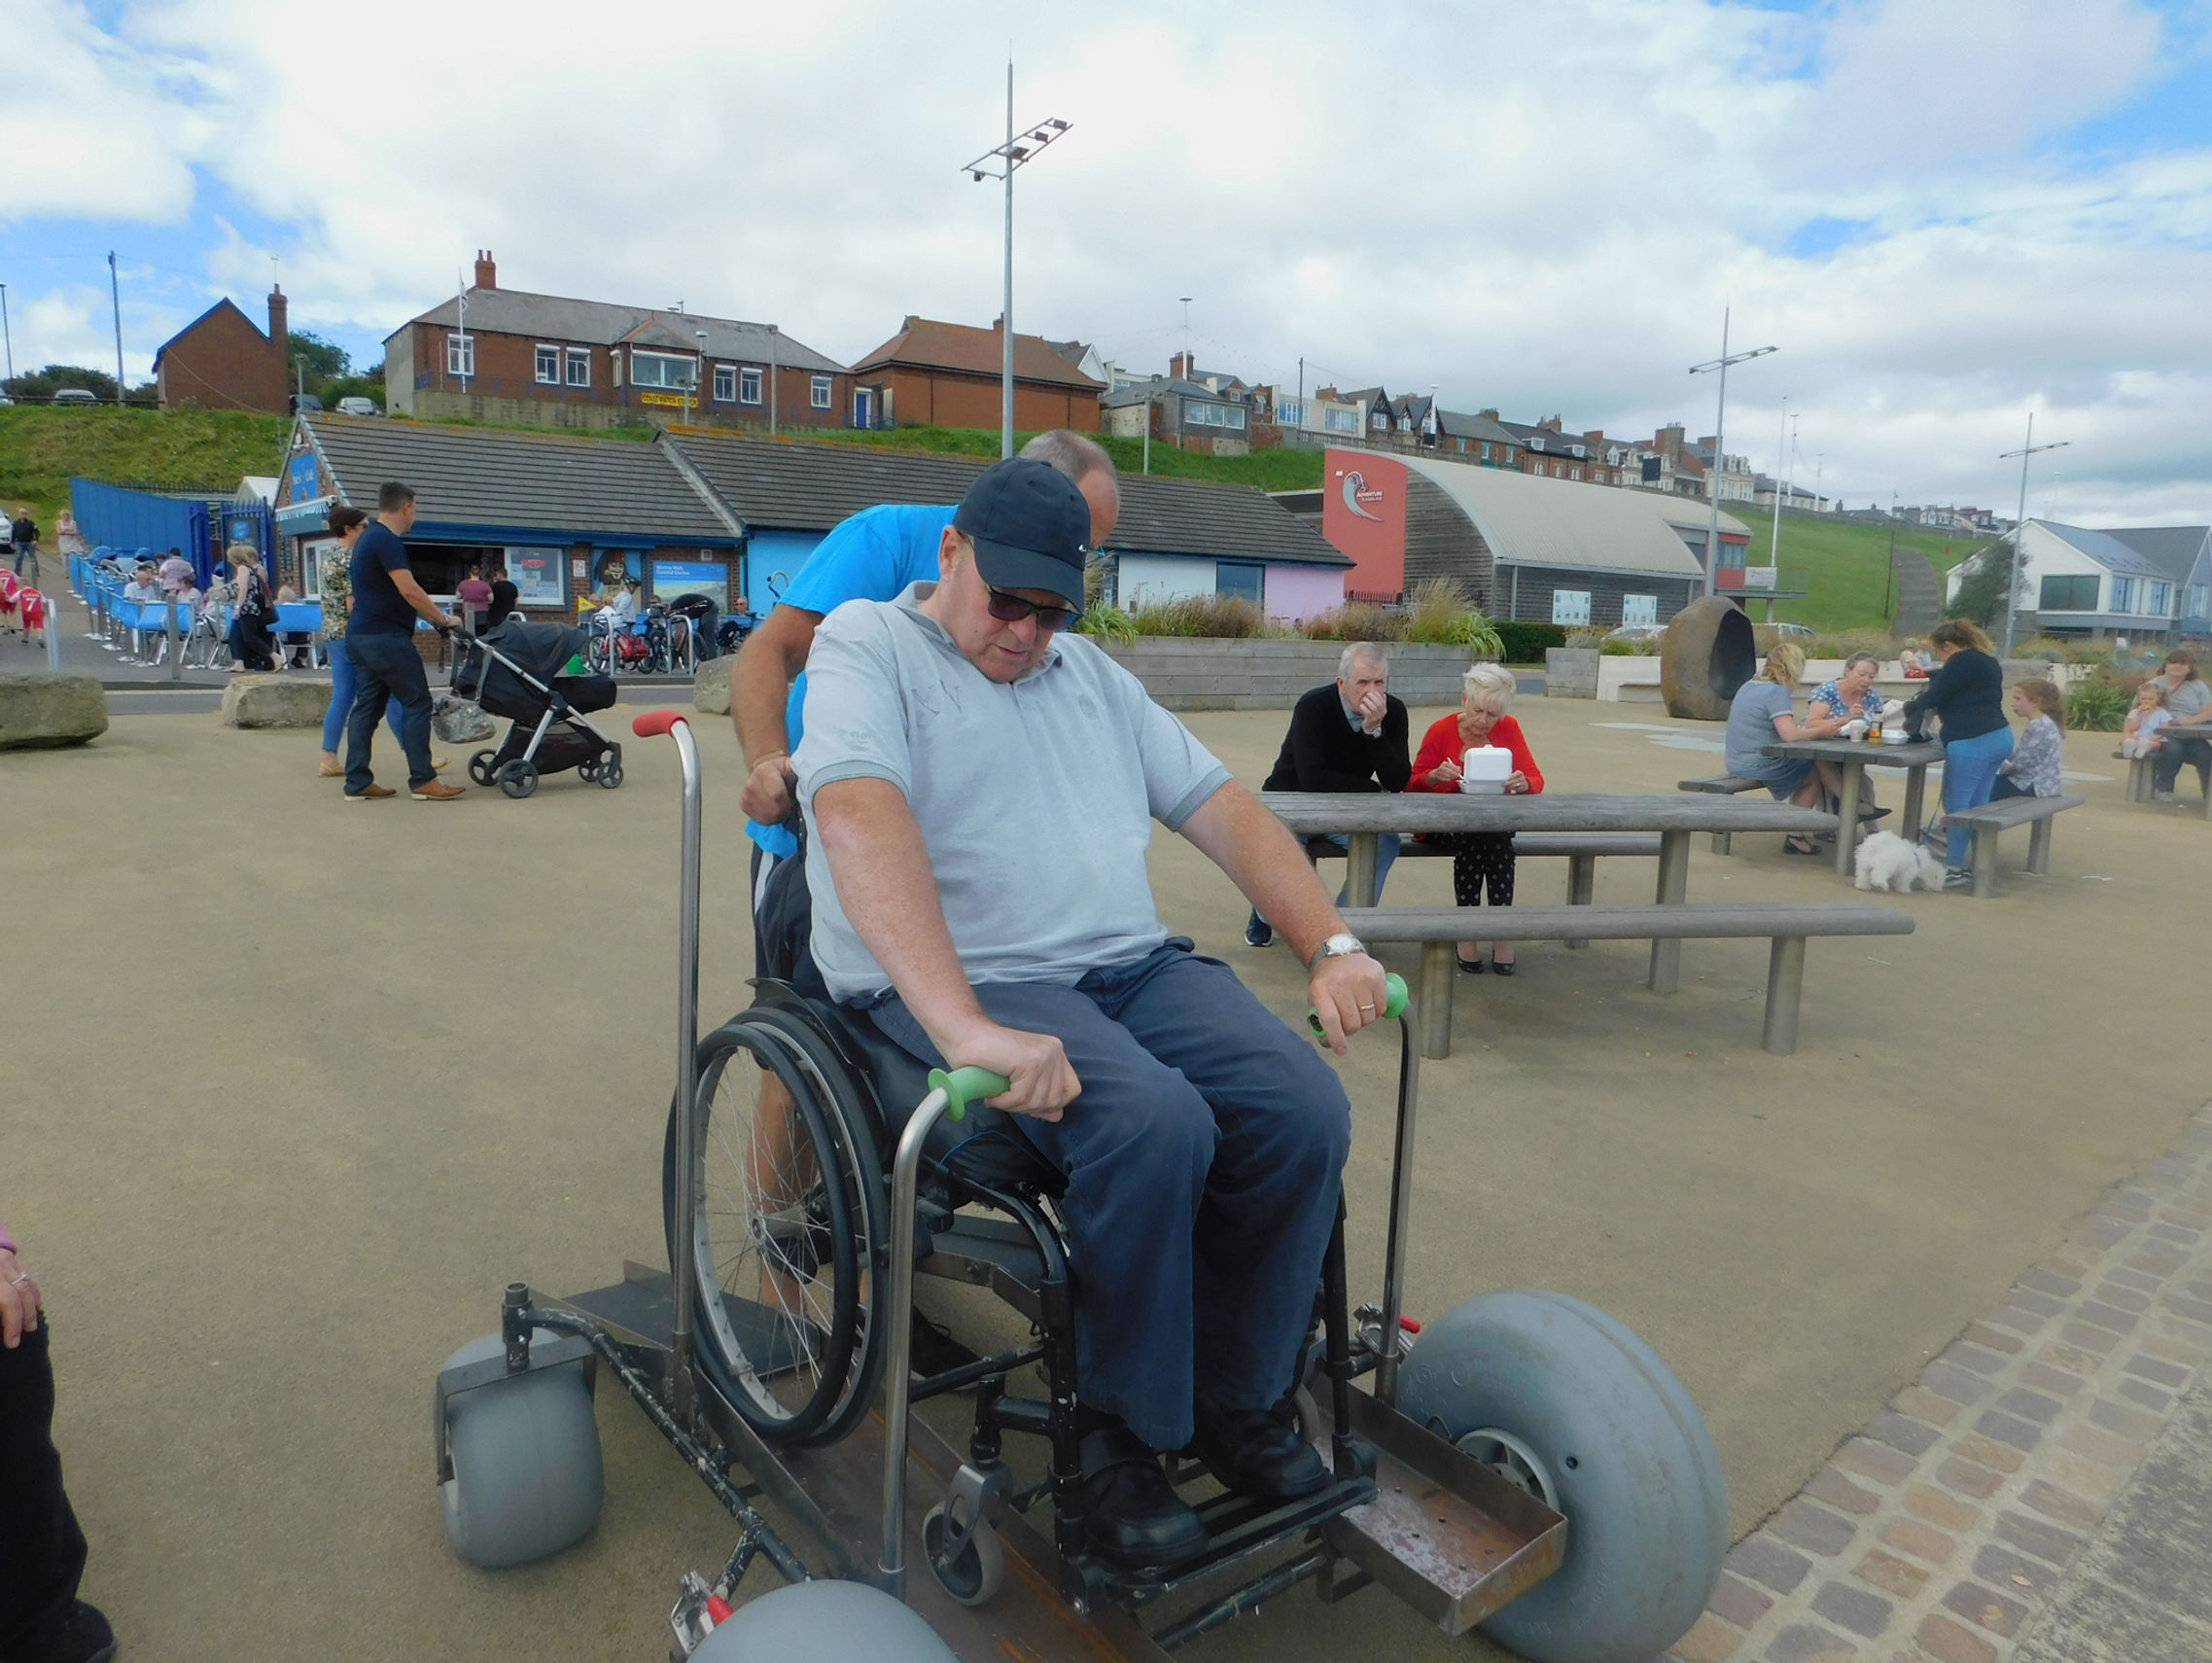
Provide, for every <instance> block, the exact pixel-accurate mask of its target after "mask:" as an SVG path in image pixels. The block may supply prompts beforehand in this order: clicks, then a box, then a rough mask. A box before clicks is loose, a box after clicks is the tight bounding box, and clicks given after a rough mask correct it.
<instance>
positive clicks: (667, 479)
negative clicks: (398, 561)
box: [299, 415, 730, 543]
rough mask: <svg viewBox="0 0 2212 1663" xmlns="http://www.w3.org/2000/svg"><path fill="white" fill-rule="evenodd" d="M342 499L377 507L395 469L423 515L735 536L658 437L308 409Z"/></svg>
mask: <svg viewBox="0 0 2212 1663" xmlns="http://www.w3.org/2000/svg"><path fill="white" fill-rule="evenodd" d="M299 420H300V421H301V422H302V423H304V424H305V426H306V428H307V431H308V432H309V433H310V434H312V435H313V436H314V443H315V447H316V448H317V449H318V450H319V451H321V452H322V456H323V460H324V462H325V463H326V464H327V465H328V467H329V470H330V474H331V477H332V478H333V479H334V480H335V481H336V484H337V494H338V497H339V499H340V500H341V501H344V502H348V503H352V504H355V505H357V506H360V507H367V508H373V507H374V506H375V502H376V490H377V487H378V486H380V485H382V484H383V483H384V482H385V481H386V480H387V479H400V480H404V481H405V482H406V483H407V484H409V485H412V486H413V487H414V491H415V509H416V513H417V516H418V518H419V519H420V520H421V521H431V522H439V523H442V524H446V525H480V526H511V527H514V528H516V529H518V530H540V531H565V532H575V533H577V534H578V535H579V539H580V538H583V537H591V536H608V537H666V538H669V539H671V540H674V541H679V542H701V543H708V542H715V543H726V542H728V541H729V540H730V532H729V528H728V527H727V526H726V525H724V524H723V523H722V521H721V520H720V518H718V517H717V516H716V514H715V513H714V512H713V510H711V509H710V508H709V507H708V506H707V504H706V503H705V502H704V501H702V500H701V499H700V496H699V494H698V493H697V492H696V491H694V490H693V489H692V488H691V486H690V485H689V484H688V483H687V482H686V481H685V478H684V477H683V475H681V474H680V473H678V472H677V470H676V467H675V465H674V464H673V463H672V462H671V461H670V460H669V459H668V458H667V457H666V456H664V455H662V454H661V453H660V451H659V449H658V447H657V446H655V445H651V444H640V443H638V442H636V441H634V440H615V439H572V438H568V437H566V436H564V435H558V434H550V433H546V434H537V433H515V432H505V431H502V432H493V431H488V430H484V429H479V428H467V427H444V426H439V425H437V424H435V423H428V422H413V421H396V420H391V419H387V418H385V417H381V416H341V415H309V416H302V417H300V418H299Z"/></svg>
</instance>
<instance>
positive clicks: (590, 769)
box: [576, 762, 599, 785]
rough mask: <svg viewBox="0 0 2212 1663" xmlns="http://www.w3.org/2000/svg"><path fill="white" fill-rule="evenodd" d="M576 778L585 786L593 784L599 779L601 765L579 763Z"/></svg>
mask: <svg viewBox="0 0 2212 1663" xmlns="http://www.w3.org/2000/svg"><path fill="white" fill-rule="evenodd" d="M576 777H577V778H578V779H579V780H581V781H583V783H584V784H585V785H589V784H591V783H592V782H593V781H594V780H596V779H598V778H599V764H598V763H597V762H579V763H577V765H576Z"/></svg>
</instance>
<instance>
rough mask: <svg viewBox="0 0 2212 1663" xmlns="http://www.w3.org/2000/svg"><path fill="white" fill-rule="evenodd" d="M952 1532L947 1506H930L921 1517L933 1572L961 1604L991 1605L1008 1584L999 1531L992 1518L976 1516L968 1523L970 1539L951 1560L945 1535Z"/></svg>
mask: <svg viewBox="0 0 2212 1663" xmlns="http://www.w3.org/2000/svg"><path fill="white" fill-rule="evenodd" d="M949 1534H950V1532H949V1530H948V1529H947V1527H946V1524H945V1509H944V1508H943V1507H941V1506H936V1507H931V1508H930V1511H929V1516H928V1517H926V1518H924V1519H923V1521H922V1553H923V1557H925V1558H926V1559H928V1560H929V1562H930V1575H932V1576H934V1577H935V1578H936V1579H937V1586H938V1587H940V1588H942V1589H944V1591H945V1592H946V1593H948V1594H950V1595H951V1596H952V1597H953V1598H954V1599H955V1600H957V1601H958V1602H959V1603H960V1604H962V1605H964V1606H983V1605H989V1604H990V1603H991V1600H992V1598H993V1597H994V1596H995V1595H997V1593H998V1592H999V1590H1000V1589H1001V1588H1002V1587H1004V1586H1005V1585H1006V1550H1005V1549H1004V1548H1002V1547H1001V1546H1000V1545H999V1533H998V1532H997V1531H995V1530H993V1529H992V1528H991V1521H990V1520H989V1519H977V1520H976V1521H975V1523H974V1524H972V1525H970V1526H969V1527H968V1532H967V1539H966V1541H964V1542H962V1543H961V1546H960V1551H959V1552H958V1553H956V1554H954V1555H953V1556H952V1557H951V1558H950V1559H949V1560H948V1559H947V1558H946V1555H945V1539H946V1537H947V1536H948V1535H949Z"/></svg>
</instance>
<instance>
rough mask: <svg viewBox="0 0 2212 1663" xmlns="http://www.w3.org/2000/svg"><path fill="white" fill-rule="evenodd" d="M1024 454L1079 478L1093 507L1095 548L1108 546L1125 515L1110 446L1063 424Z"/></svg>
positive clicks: (1038, 438) (1079, 485)
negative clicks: (1111, 536)
mask: <svg viewBox="0 0 2212 1663" xmlns="http://www.w3.org/2000/svg"><path fill="white" fill-rule="evenodd" d="M1022 454H1023V455H1024V456H1026V457H1028V458H1029V459H1030V460H1031V461H1033V462H1042V463H1043V464H1044V465H1045V466H1046V467H1048V468H1051V469H1052V470H1054V471H1055V472H1056V473H1060V474H1065V475H1066V476H1067V477H1068V478H1071V479H1072V480H1074V481H1075V488H1076V489H1077V490H1078V491H1081V492H1082V493H1083V500H1084V501H1085V502H1086V503H1088V504H1090V506H1091V547H1092V548H1099V547H1101V546H1102V545H1104V544H1105V542H1106V538H1107V537H1108V536H1110V535H1111V534H1112V532H1113V528H1114V522H1115V521H1117V520H1118V519H1120V518H1121V486H1120V483H1119V480H1118V477H1117V476H1116V474H1115V473H1114V467H1113V458H1112V457H1111V456H1108V455H1107V454H1106V446H1105V445H1103V444H1101V443H1100V442H1098V441H1097V440H1095V439H1091V438H1088V437H1086V436H1085V435H1083V434H1080V433H1071V432H1070V431H1069V430H1068V429H1067V428H1064V427H1062V428H1055V429H1053V431H1052V432H1050V433H1040V434H1038V435H1037V436H1036V438H1035V439H1033V440H1031V441H1030V442H1028V443H1027V444H1025V445H1023V446H1022Z"/></svg>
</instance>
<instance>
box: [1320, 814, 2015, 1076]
mask: <svg viewBox="0 0 2212 1663" xmlns="http://www.w3.org/2000/svg"><path fill="white" fill-rule="evenodd" d="M2051 800H2054V799H2051ZM1344 922H1345V928H1347V929H1348V930H1350V931H1351V932H1352V934H1353V935H1355V936H1357V937H1358V938H1360V939H1361V940H1363V941H1366V942H1369V943H1371V944H1375V945H1380V944H1382V943H1384V942H1387V941H1418V942H1420V943H1421V1010H1420V1024H1421V1054H1422V1056H1424V1057H1447V1056H1450V1055H1451V1054H1452V988H1453V975H1454V972H1455V970H1456V969H1457V967H1456V966H1455V964H1454V962H1453V959H1454V950H1455V943H1457V942H1458V941H1460V940H1461V939H1464V938H1467V937H1468V936H1469V934H1470V932H1471V933H1473V934H1474V935H1478V936H1480V937H1481V938H1483V939H1485V940H1488V939H1491V938H1497V939H1499V940H1508V941H1573V940H1584V941H1656V940H1668V939H1672V940H1692V939H1696V940H1705V939H1722V938H1750V937H1761V936H1763V937H1766V938H1768V939H1769V940H1771V941H1772V942H1773V948H1772V949H1771V951H1770V952H1769V954H1768V958H1767V1020H1766V1027H1765V1030H1764V1032H1763V1033H1762V1035H1761V1037H1760V1044H1762V1045H1764V1046H1765V1047H1766V1048H1767V1049H1768V1050H1770V1051H1772V1052H1773V1053H1774V1055H1776V1056H1784V1057H1786V1056H1788V1055H1790V1054H1791V1053H1792V1052H1793V1051H1795V1050H1796V1049H1797V1021H1798V1006H1799V1003H1800V1001H1801V999H1802V998H1803V995H1804V991H1805V943H1806V941H1807V940H1808V938H1811V937H1813V936H1910V935H1911V934H1912V933H1913V920H1912V918H1911V917H1910V916H1909V915H1908V914H1906V913H1903V912H1892V911H1890V910H1888V909H1887V908H1886V907H1880V906H1868V905H1865V904H1862V903H1856V902H1819V903H1816V904H1811V905H1805V904H1781V903H1760V904H1749V905H1730V904H1723V905H1696V906H1692V905H1677V906H1658V905H1650V906H1518V905H1516V906H1496V907H1492V906H1485V907H1480V908H1477V907H1463V906H1437V907H1417V906H1361V907H1351V908H1348V909H1347V910H1346V912H1345V914H1344Z"/></svg>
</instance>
